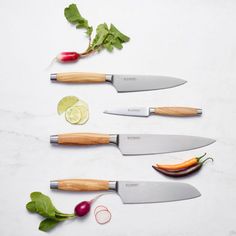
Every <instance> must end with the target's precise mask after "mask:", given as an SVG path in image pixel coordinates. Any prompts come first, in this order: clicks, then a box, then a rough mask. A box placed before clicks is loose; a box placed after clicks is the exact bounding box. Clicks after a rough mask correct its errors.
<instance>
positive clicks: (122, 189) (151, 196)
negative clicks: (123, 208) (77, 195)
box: [50, 179, 201, 204]
mask: <svg viewBox="0 0 236 236" xmlns="http://www.w3.org/2000/svg"><path fill="white" fill-rule="evenodd" d="M50 188H51V189H59V190H64V191H79V192H85V191H86V192H87V191H109V190H113V191H115V192H116V193H117V194H118V195H119V196H120V198H121V200H122V202H123V203H129V204H131V203H136V204H137V203H154V202H170V201H179V200H186V199H191V198H195V197H199V196H201V194H200V192H199V191H198V190H197V189H196V188H195V187H193V186H192V185H190V184H186V183H178V182H151V181H150V182H149V181H107V180H95V179H64V180H53V181H51V182H50Z"/></svg>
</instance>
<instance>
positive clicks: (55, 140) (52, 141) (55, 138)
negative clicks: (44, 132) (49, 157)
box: [50, 135, 58, 143]
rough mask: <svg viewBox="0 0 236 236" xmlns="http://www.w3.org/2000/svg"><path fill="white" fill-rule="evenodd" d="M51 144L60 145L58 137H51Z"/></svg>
mask: <svg viewBox="0 0 236 236" xmlns="http://www.w3.org/2000/svg"><path fill="white" fill-rule="evenodd" d="M50 143H58V135H51V136H50Z"/></svg>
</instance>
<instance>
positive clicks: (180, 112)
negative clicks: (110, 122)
mask: <svg viewBox="0 0 236 236" xmlns="http://www.w3.org/2000/svg"><path fill="white" fill-rule="evenodd" d="M104 113H106V114H112V115H122V116H139V117H148V116H150V115H152V114H154V115H160V116H177V117H190V116H199V115H201V114H202V109H199V108H192V107H129V108H117V109H112V110H106V111H104Z"/></svg>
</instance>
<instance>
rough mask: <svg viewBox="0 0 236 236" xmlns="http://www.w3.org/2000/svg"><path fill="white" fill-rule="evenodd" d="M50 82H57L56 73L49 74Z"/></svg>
mask: <svg viewBox="0 0 236 236" xmlns="http://www.w3.org/2000/svg"><path fill="white" fill-rule="evenodd" d="M50 80H51V81H57V74H56V73H54V74H51V75H50Z"/></svg>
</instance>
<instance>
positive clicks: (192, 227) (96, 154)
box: [0, 0, 236, 236]
mask: <svg viewBox="0 0 236 236" xmlns="http://www.w3.org/2000/svg"><path fill="white" fill-rule="evenodd" d="M69 3H71V2H70V1H56V0H53V1H52V0H51V1H30V0H24V1H13V0H7V1H1V2H0V19H1V21H0V29H1V40H0V65H1V70H0V120H1V122H0V179H1V181H0V186H1V194H0V202H1V207H0V215H1V219H0V234H1V235H2V236H14V235H19V233H20V234H21V235H44V233H43V232H40V231H39V230H38V229H37V227H38V224H39V222H40V218H39V217H38V216H37V215H30V214H29V213H28V212H27V211H26V209H25V204H26V202H27V201H28V200H29V194H30V192H32V191H35V190H38V191H42V192H43V193H45V194H48V195H50V197H51V198H52V199H53V201H54V202H55V205H56V206H57V207H58V208H59V209H61V210H62V211H65V212H71V211H72V210H73V207H74V205H75V204H76V203H78V202H80V201H81V200H85V199H90V198H92V197H93V196H94V194H70V193H58V192H53V191H50V190H49V180H50V179H55V178H71V177H78V178H100V179H130V180H136V179H140V180H160V181H169V180H170V179H168V178H166V177H164V176H162V175H160V174H158V173H156V172H155V171H154V170H153V169H152V168H151V165H152V164H153V163H156V162H163V163H164V162H172V161H173V162H178V161H183V160H185V159H187V158H189V157H191V156H193V155H200V154H202V153H204V152H207V153H209V155H210V156H212V157H214V159H215V162H214V163H213V164H211V163H208V164H207V165H206V166H205V167H204V168H203V169H202V171H201V172H199V173H198V174H196V175H194V176H191V177H188V178H185V179H181V180H180V181H183V182H188V183H190V184H193V185H194V186H196V187H197V188H198V189H199V190H200V191H201V193H202V196H201V197H200V198H197V199H194V200H189V201H180V202H172V203H163V204H148V205H123V204H122V203H121V201H120V199H119V197H118V196H116V195H115V194H113V195H107V196H104V197H103V198H101V199H100V200H99V201H98V202H97V204H106V205H107V206H108V207H109V208H110V210H111V211H112V214H113V218H112V221H111V222H110V223H109V224H107V225H104V226H100V225H98V224H97V223H96V222H95V220H94V218H93V215H92V214H91V215H90V216H89V217H88V219H86V220H83V221H82V222H80V220H75V221H73V222H68V223H65V224H63V225H61V226H58V227H57V228H56V229H55V230H53V231H52V232H51V233H50V235H57V236H60V235H95V234H96V235H98V236H99V235H103V236H104V235H107V236H108V235H115V236H118V235H119V236H120V235H122V236H123V235H125V236H128V235H129V236H131V235H137V236H139V235H140V236H141V235H150V236H156V235H162V236H164V235H173V236H174V235H175V236H177V235H178V236H189V235H196V236H197V235H199V236H200V235H215V236H223V235H229V236H233V235H236V225H235V222H236V216H235V208H236V171H235V170H236V156H235V153H236V148H235V142H236V138H235V131H236V130H235V128H236V126H235V121H236V109H235V105H236V104H235V101H236V93H235V91H236V90H235V89H236V78H235V75H236V44H235V42H236V32H235V22H236V14H235V11H236V2H235V1H233V0H228V1H224V0H216V1H212V0H200V1H194V0H191V1H184V0H182V1H181V0H180V1H174V0H168V1H154V0H145V1H127V0H120V1H108V0H100V1H91V0H90V1H88V0H87V1H86V0H81V1H79V2H78V3H79V5H80V9H81V12H82V14H83V15H84V16H85V17H87V18H88V19H89V20H90V22H91V24H93V25H96V24H98V23H101V22H105V21H106V22H112V23H114V24H115V25H117V27H118V28H119V29H121V30H122V31H123V32H125V33H127V34H129V36H130V37H131V41H130V43H128V44H126V45H125V46H124V49H123V50H122V51H115V52H114V53H112V54H109V53H107V52H102V53H101V54H99V55H96V56H93V57H90V58H88V59H85V60H81V61H80V62H78V63H76V64H73V65H59V64H56V65H54V66H53V68H51V69H50V70H49V71H46V70H45V68H46V67H47V65H48V64H49V62H50V60H51V59H52V58H53V57H54V56H55V55H56V54H57V53H58V52H60V51H63V50H67V51H69V50H78V51H80V50H82V49H83V48H85V47H86V43H87V41H86V39H85V38H84V35H83V32H79V31H78V30H75V29H74V28H73V27H70V25H69V24H68V23H67V22H66V20H65V19H64V17H63V9H64V7H66V6H67V5H68V4H69ZM60 71H94V72H108V73H109V72H113V73H136V74H163V75H172V76H177V77H181V78H183V79H186V80H187V81H188V83H187V84H185V85H183V86H180V87H178V88H173V89H168V90H162V91H153V92H141V93H130V94H129V93H127V94H118V93H116V91H115V89H114V88H112V87H111V86H109V85H104V86H103V85H102V86H95V85H91V86H74V85H73V86H72V85H59V84H52V83H50V81H49V74H50V73H51V72H60ZM66 95H76V96H78V97H80V98H82V99H84V100H85V101H87V102H88V103H89V106H90V111H91V117H90V120H89V122H88V123H87V124H86V125H84V126H72V125H69V124H68V123H66V122H65V121H64V119H63V118H61V117H59V116H58V115H57V114H56V105H57V102H58V101H59V99H61V98H62V97H63V96H66ZM110 105H114V106H122V105H131V106H132V105H160V106H162V105H163V106H164V105H185V106H196V107H202V108H203V109H204V115H203V116H202V118H190V119H174V118H164V117H150V118H148V119H138V118H131V117H118V116H108V115H105V114H103V113H102V111H103V110H104V109H106V108H107V107H108V106H110ZM76 131H78V132H81V131H94V132H107V133H118V132H120V133H122V132H150V133H175V134H190V135H199V136H206V137H212V138H215V139H217V142H216V143H215V144H213V145H210V146H208V147H205V148H202V149H198V150H194V151H188V152H180V153H173V154H165V155H153V156H148V157H138V158H136V157H122V156H121V154H120V152H119V150H118V149H116V148H114V147H103V148H102V147H101V148H92V149H81V150H79V149H77V148H58V147H52V146H50V144H49V135H50V134H56V133H60V132H76Z"/></svg>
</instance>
